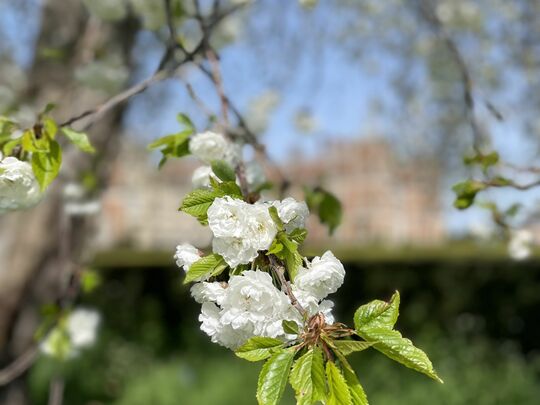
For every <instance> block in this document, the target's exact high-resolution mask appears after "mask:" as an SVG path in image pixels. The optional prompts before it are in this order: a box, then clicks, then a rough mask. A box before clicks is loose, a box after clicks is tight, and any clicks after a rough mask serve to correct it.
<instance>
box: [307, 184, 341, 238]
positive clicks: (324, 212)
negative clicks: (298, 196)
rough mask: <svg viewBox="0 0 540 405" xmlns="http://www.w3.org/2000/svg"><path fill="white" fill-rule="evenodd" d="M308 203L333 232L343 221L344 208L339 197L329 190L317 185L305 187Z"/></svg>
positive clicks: (311, 209)
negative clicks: (312, 187)
mask: <svg viewBox="0 0 540 405" xmlns="http://www.w3.org/2000/svg"><path fill="white" fill-rule="evenodd" d="M304 193H305V196H306V203H307V205H308V207H309V209H310V211H312V212H316V213H317V214H318V215H319V220H320V221H321V223H323V224H325V225H327V226H328V231H329V232H330V234H332V233H333V232H334V231H335V229H336V228H337V227H338V226H339V224H340V223H341V219H342V216H343V210H342V206H341V202H340V201H339V199H338V198H337V197H336V196H335V195H334V194H332V193H330V192H329V191H327V190H325V189H323V188H321V187H316V188H315V189H310V188H308V187H306V188H304Z"/></svg>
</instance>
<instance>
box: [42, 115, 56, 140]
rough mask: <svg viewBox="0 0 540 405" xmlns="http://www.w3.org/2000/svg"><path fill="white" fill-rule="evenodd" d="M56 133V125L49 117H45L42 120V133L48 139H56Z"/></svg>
mask: <svg viewBox="0 0 540 405" xmlns="http://www.w3.org/2000/svg"><path fill="white" fill-rule="evenodd" d="M57 132H58V125H56V122H54V120H53V119H52V118H51V117H46V118H45V119H44V120H43V133H44V135H45V136H46V137H47V138H49V139H54V138H56V133H57Z"/></svg>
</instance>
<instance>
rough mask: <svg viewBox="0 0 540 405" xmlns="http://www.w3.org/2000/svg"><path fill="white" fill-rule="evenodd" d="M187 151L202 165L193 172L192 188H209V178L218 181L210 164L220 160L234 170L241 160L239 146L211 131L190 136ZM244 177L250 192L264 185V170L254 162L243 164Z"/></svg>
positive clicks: (240, 146) (240, 147) (240, 148)
mask: <svg viewBox="0 0 540 405" xmlns="http://www.w3.org/2000/svg"><path fill="white" fill-rule="evenodd" d="M189 151H190V153H191V154H192V155H194V156H195V157H197V158H198V159H199V160H201V161H202V162H203V163H204V165H203V166H200V167H198V168H197V169H195V171H194V172H193V176H192V178H191V182H192V184H193V187H194V188H205V187H210V178H213V179H214V180H216V181H219V179H218V177H217V176H216V175H215V174H214V172H213V171H212V167H211V164H212V162H215V161H218V160H222V161H224V162H225V163H227V164H228V165H229V166H230V167H231V168H233V169H234V168H235V167H236V166H237V165H238V163H239V161H240V159H241V158H242V145H241V144H238V143H234V142H231V141H229V140H228V139H227V138H225V136H224V135H222V134H219V133H216V132H212V131H206V132H202V133H199V134H196V135H194V136H192V137H191V139H190V141H189ZM245 175H246V180H247V183H248V185H249V188H250V190H256V189H257V188H258V187H260V186H261V185H263V184H264V183H266V176H265V174H264V170H263V168H262V167H261V165H260V164H259V163H258V162H257V161H255V160H252V161H250V162H247V163H246V164H245Z"/></svg>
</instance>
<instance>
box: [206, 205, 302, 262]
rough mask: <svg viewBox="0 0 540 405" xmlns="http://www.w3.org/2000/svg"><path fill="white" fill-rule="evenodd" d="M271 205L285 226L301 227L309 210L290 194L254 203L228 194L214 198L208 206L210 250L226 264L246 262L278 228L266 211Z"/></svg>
mask: <svg viewBox="0 0 540 405" xmlns="http://www.w3.org/2000/svg"><path fill="white" fill-rule="evenodd" d="M272 205H273V206H275V207H276V208H277V211H278V215H279V217H280V218H281V220H282V221H283V222H284V224H285V228H286V229H288V230H292V229H294V228H303V227H304V223H305V221H306V217H307V215H308V214H309V211H308V208H307V205H306V203H304V202H297V201H295V200H294V199H293V198H287V199H285V200H283V201H273V202H256V203H255V204H248V203H246V202H245V201H242V200H238V199H235V198H231V197H223V198H216V199H215V200H214V203H213V204H212V205H211V206H210V208H209V209H208V225H209V226H210V229H211V230H212V233H213V234H214V240H213V242H212V248H213V250H214V252H215V253H217V254H219V255H221V256H222V257H223V258H224V259H225V261H226V262H227V264H228V265H229V266H231V267H236V266H238V265H239V264H248V263H250V262H251V261H253V259H255V258H256V257H257V255H258V254H259V251H261V250H267V249H268V248H269V247H270V245H271V244H272V242H273V240H274V238H275V237H276V234H277V232H278V228H277V225H276V224H275V223H274V221H273V219H272V218H271V216H270V213H269V212H268V208H269V207H270V206H272Z"/></svg>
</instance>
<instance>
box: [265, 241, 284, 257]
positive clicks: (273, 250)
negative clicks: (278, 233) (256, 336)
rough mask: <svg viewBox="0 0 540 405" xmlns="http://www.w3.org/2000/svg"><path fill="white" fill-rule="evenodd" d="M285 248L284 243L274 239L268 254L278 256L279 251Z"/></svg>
mask: <svg viewBox="0 0 540 405" xmlns="http://www.w3.org/2000/svg"><path fill="white" fill-rule="evenodd" d="M282 250H283V244H281V243H279V242H278V241H277V239H274V240H273V241H272V244H271V245H270V247H269V248H268V252H267V253H266V254H267V255H276V256H278V253H279V252H281V251H282Z"/></svg>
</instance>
